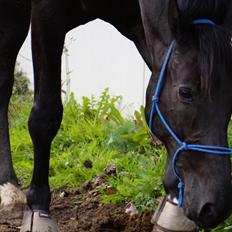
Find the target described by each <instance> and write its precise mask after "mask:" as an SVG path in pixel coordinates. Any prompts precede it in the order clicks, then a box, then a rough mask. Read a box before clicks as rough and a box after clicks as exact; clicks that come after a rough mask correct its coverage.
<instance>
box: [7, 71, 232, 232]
mask: <svg viewBox="0 0 232 232" xmlns="http://www.w3.org/2000/svg"><path fill="white" fill-rule="evenodd" d="M19 72H21V71H20V70H18V69H17V73H18V74H19ZM18 77H19V79H20V78H21V79H26V77H25V75H24V74H23V72H21V74H20V75H18ZM21 79H20V80H19V81H16V85H15V89H14V96H13V98H12V103H11V106H10V133H11V145H12V153H13V159H14V164H15V168H16V172H17V174H18V176H19V178H20V181H21V183H22V184H23V186H24V187H28V185H29V183H30V179H31V174H32V168H33V166H32V165H33V152H32V144H31V139H30V136H29V133H28V128H27V119H28V116H29V113H30V109H31V105H32V96H31V94H30V91H29V89H28V81H27V80H23V81H22V80H21ZM25 83H26V84H25ZM120 100H121V97H118V96H117V97H110V94H109V92H108V90H105V91H104V92H103V93H102V95H101V97H100V98H99V99H96V98H95V97H92V98H87V97H83V100H82V102H81V103H78V102H76V100H75V99H74V96H73V95H71V97H70V100H69V101H68V102H65V103H64V117H63V122H62V125H61V128H60V131H59V133H58V135H57V136H56V138H55V140H54V142H53V145H52V152H51V162H50V166H51V168H50V175H49V176H50V183H51V186H52V188H53V189H55V190H62V189H65V190H67V189H68V190H69V191H72V190H74V191H75V190H76V188H77V186H79V187H80V186H83V184H84V183H86V181H91V180H93V179H94V178H96V177H99V176H103V174H104V173H105V169H106V167H108V166H109V165H111V166H112V167H114V168H115V169H116V173H115V175H107V176H106V183H107V186H108V190H109V191H107V190H106V189H105V188H102V189H100V193H101V198H102V201H103V202H104V203H108V202H114V203H119V202H123V201H127V200H131V201H133V202H134V204H135V205H136V206H137V208H138V209H140V210H144V209H151V208H153V209H154V207H155V206H156V201H155V199H157V198H158V197H160V196H162V195H163V188H162V182H161V179H162V176H163V170H164V166H165V150H164V149H163V147H162V146H159V145H154V144H152V141H151V139H150V135H149V130H148V128H147V125H146V122H145V119H144V114H143V111H144V109H143V108H141V109H140V111H136V112H135V114H134V117H131V118H129V119H126V118H124V117H123V116H122V114H121V112H120V111H119V110H118V108H117V105H118V104H119V102H120ZM231 128H232V127H230V128H229V140H230V144H231V145H232V129H231ZM86 162H87V163H90V164H91V165H90V167H88V166H86ZM231 225H232V219H229V220H227V221H226V222H225V223H224V224H223V225H222V226H220V227H218V228H217V229H215V230H212V231H231V230H232V226H231Z"/></svg>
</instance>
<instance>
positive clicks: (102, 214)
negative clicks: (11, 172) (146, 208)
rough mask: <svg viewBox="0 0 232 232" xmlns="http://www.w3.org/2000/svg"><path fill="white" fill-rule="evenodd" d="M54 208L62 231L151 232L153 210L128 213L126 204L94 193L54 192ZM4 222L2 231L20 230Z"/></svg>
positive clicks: (12, 231)
mask: <svg viewBox="0 0 232 232" xmlns="http://www.w3.org/2000/svg"><path fill="white" fill-rule="evenodd" d="M53 195H54V197H53V200H52V205H51V212H52V215H53V218H54V219H55V220H56V222H58V225H59V228H60V232H151V231H152V224H151V223H150V220H151V217H152V214H153V212H144V213H142V214H139V215H136V216H133V217H131V216H129V215H127V214H125V206H122V205H113V204H109V205H103V204H102V203H100V202H99V201H98V200H97V198H96V197H94V196H93V195H92V194H88V193H87V194H86V195H85V196H83V195H80V194H79V193H76V194H67V196H63V197H60V194H53ZM10 224H12V223H9V222H8V223H4V224H0V232H18V231H19V227H17V226H13V225H10Z"/></svg>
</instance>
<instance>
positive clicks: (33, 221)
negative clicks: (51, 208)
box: [20, 210, 59, 232]
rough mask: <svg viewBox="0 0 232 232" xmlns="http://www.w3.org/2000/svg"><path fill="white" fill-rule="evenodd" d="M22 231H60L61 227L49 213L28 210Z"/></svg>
mask: <svg viewBox="0 0 232 232" xmlns="http://www.w3.org/2000/svg"><path fill="white" fill-rule="evenodd" d="M20 232H59V229H58V226H57V224H56V223H55V222H54V221H53V219H52V217H51V215H50V214H49V213H47V212H45V211H31V210H27V211H25V212H24V217H23V222H22V226H21V229H20Z"/></svg>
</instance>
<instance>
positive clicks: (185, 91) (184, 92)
mask: <svg viewBox="0 0 232 232" xmlns="http://www.w3.org/2000/svg"><path fill="white" fill-rule="evenodd" d="M179 95H180V97H181V98H182V99H184V100H185V101H188V102H192V101H193V94H192V90H191V89H190V88H188V87H180V89H179Z"/></svg>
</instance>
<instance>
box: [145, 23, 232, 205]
mask: <svg viewBox="0 0 232 232" xmlns="http://www.w3.org/2000/svg"><path fill="white" fill-rule="evenodd" d="M192 23H193V24H195V25H199V24H208V25H212V26H214V25H215V23H214V22H213V21H211V20H209V19H196V20H193V21H192ZM174 45H175V41H172V43H171V44H170V46H169V48H168V52H167V55H166V57H165V60H164V63H163V66H162V69H161V72H160V75H159V79H158V83H157V86H156V89H155V93H154V96H153V97H152V107H151V113H150V121H149V127H150V130H151V133H152V135H153V132H152V127H153V121H154V116H155V114H157V115H158V117H159V119H160V121H161V123H162V124H163V125H164V127H165V128H166V130H167V131H168V132H169V134H170V135H171V136H172V138H173V139H174V140H175V141H176V143H177V144H178V145H179V148H178V149H177V150H176V152H175V154H174V156H173V160H172V169H173V172H174V174H175V176H176V177H177V178H178V181H179V184H178V189H179V198H178V207H179V208H181V207H182V206H183V197H184V182H183V181H182V178H181V176H180V174H179V173H178V171H177V168H176V163H177V161H178V158H179V156H180V154H181V153H182V152H183V151H185V152H187V151H189V152H191V151H196V152H203V153H204V155H223V156H229V155H232V149H230V148H227V147H218V146H207V145H198V144H188V143H186V142H185V141H182V140H181V139H180V138H179V137H178V136H177V135H176V133H175V132H174V131H173V130H172V128H171V127H170V126H169V124H168V122H167V121H166V119H165V118H164V116H163V114H162V112H161V111H160V107H159V99H160V94H161V91H162V87H163V85H164V75H165V72H166V69H167V65H168V62H169V59H170V57H171V54H172V51H173V47H174Z"/></svg>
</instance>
